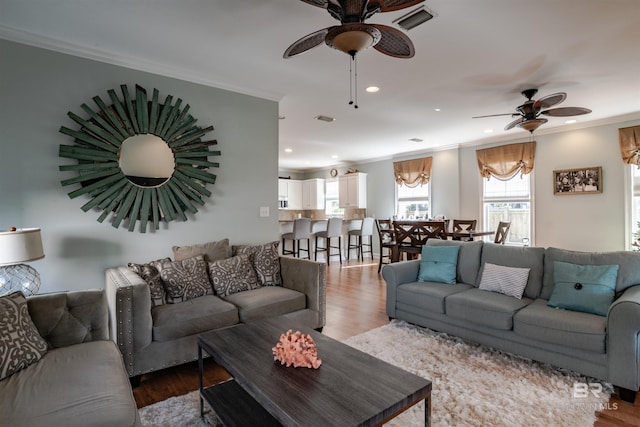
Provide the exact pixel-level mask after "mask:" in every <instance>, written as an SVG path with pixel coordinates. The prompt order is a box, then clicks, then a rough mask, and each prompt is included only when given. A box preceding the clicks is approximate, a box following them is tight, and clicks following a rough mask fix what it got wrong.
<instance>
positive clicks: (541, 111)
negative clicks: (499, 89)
mask: <svg viewBox="0 0 640 427" xmlns="http://www.w3.org/2000/svg"><path fill="white" fill-rule="evenodd" d="M521 93H522V96H524V97H525V98H527V101H526V102H525V103H524V104H522V105H520V106H518V107H516V111H517V113H504V114H489V115H487V116H476V117H472V119H479V118H482V117H497V116H511V117H518V118H517V119H516V120H514V121H512V122H511V123H509V124H508V125H506V126H505V127H504V130H509V129H513V128H514V127H516V126H517V127H519V128H522V129H525V130H528V131H529V132H531V133H533V131H535V130H536V129H538V128H539V127H540V126H541V125H543V124H545V123H547V122H548V120H547V119H545V118H543V117H540V115H545V116H552V117H568V116H579V115H581V114H589V113H590V112H591V110H590V109H588V108H582V107H560V108H551V109H548V108H549V107H553V106H554V105H557V104H560V103H561V102H562V101H564V100H565V99H566V98H567V94H566V93H565V92H558V93H553V94H551V95H547V96H543V97H542V98H540V99H538V100H533V99H532V98H533V97H534V96H535V95H536V93H538V89H526V90H523V91H522V92H521Z"/></svg>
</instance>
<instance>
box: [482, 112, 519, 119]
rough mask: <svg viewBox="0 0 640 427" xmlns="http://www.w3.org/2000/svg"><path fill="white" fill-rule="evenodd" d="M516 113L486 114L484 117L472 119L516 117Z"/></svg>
mask: <svg viewBox="0 0 640 427" xmlns="http://www.w3.org/2000/svg"><path fill="white" fill-rule="evenodd" d="M517 115H518V113H503V114H487V115H486V116H474V117H471V118H472V119H483V118H485V117H498V116H517Z"/></svg>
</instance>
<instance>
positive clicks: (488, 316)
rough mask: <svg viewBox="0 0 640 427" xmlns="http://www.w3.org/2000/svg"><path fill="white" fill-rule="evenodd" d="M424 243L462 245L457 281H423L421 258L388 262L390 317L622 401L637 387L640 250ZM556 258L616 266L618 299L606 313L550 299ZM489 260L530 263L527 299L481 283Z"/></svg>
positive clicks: (523, 265)
mask: <svg viewBox="0 0 640 427" xmlns="http://www.w3.org/2000/svg"><path fill="white" fill-rule="evenodd" d="M427 244H428V245H431V246H434V245H435V246H443V245H445V246H446V245H460V249H459V252H458V263H457V267H456V278H455V282H456V283H455V284H445V283H436V282H419V281H418V273H419V270H420V260H415V261H407V262H400V263H394V264H389V265H386V266H385V268H384V269H383V271H382V274H383V277H384V279H385V281H386V284H387V302H386V304H387V306H386V310H387V315H388V316H389V317H390V318H395V319H401V320H405V321H407V322H410V323H413V324H416V325H420V326H424V327H427V328H430V329H434V330H437V331H442V332H446V333H449V334H452V335H456V336H459V337H461V338H463V339H467V340H469V341H473V342H476V343H480V344H484V345H487V346H490V347H493V348H496V349H499V350H503V351H506V352H510V353H515V354H518V355H521V356H524V357H527V358H531V359H534V360H537V361H541V362H545V363H549V364H552V365H555V366H558V367H562V368H566V369H570V370H573V371H576V372H579V373H581V374H584V375H587V376H590V377H593V378H597V379H600V380H604V381H607V382H610V383H612V384H614V385H616V386H618V388H619V391H620V395H621V397H622V398H623V399H624V400H627V401H633V399H634V398H635V392H636V391H638V388H639V385H640V354H639V352H640V340H639V335H640V254H638V253H635V252H622V251H621V252H608V253H606V252H599V253H595V252H594V253H587V252H576V251H569V250H564V249H558V248H546V249H545V248H539V247H512V246H503V245H496V244H493V243H484V242H481V241H476V242H453V241H444V240H429V241H428V242H427ZM555 261H560V262H565V263H572V264H580V265H600V266H603V265H619V270H618V275H617V281H616V283H615V300H614V302H613V303H612V304H611V305H610V306H609V309H608V313H607V315H606V316H601V315H596V314H591V313H586V312H581V311H572V310H566V309H558V308H554V307H550V306H548V305H547V303H548V301H549V298H550V296H551V294H552V291H553V288H554V271H553V270H554V265H557V264H555ZM485 263H492V264H497V265H501V266H510V267H521V268H530V271H529V276H528V281H527V285H526V288H525V290H524V295H523V296H522V299H518V298H515V297H513V296H508V295H504V294H502V293H497V292H491V291H487V290H482V289H479V288H478V286H479V284H480V281H481V275H482V271H483V266H484V265H485ZM578 285H579V284H576V286H578ZM576 289H578V288H576Z"/></svg>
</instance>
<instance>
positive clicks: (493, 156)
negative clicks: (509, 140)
mask: <svg viewBox="0 0 640 427" xmlns="http://www.w3.org/2000/svg"><path fill="white" fill-rule="evenodd" d="M535 155H536V142H535V141H531V142H523V143H519V144H508V145H501V146H499V147H492V148H485V149H483V150H476V157H477V158H478V168H479V169H480V175H482V177H483V178H489V177H491V176H494V177H496V178H498V179H500V180H503V181H506V180H508V179H511V178H513V177H514V176H515V175H516V174H517V173H518V172H520V173H521V174H522V175H526V174H529V173H531V171H532V170H533V160H534V158H535Z"/></svg>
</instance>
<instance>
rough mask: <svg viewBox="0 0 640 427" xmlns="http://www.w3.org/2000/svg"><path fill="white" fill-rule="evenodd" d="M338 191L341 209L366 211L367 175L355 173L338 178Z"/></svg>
mask: <svg viewBox="0 0 640 427" xmlns="http://www.w3.org/2000/svg"><path fill="white" fill-rule="evenodd" d="M338 191H339V196H338V204H339V206H340V207H341V208H355V209H366V207H367V174H366V173H362V172H356V173H350V174H347V175H342V176H340V178H339V187H338Z"/></svg>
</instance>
